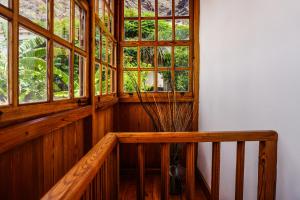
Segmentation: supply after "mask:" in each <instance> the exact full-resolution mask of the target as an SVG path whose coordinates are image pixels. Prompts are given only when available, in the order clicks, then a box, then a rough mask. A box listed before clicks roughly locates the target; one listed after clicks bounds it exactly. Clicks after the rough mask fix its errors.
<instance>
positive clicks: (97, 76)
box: [94, 63, 100, 96]
mask: <svg viewBox="0 0 300 200" xmlns="http://www.w3.org/2000/svg"><path fill="white" fill-rule="evenodd" d="M94 84H95V96H98V95H100V65H99V64H97V63H96V65H95V81H94Z"/></svg>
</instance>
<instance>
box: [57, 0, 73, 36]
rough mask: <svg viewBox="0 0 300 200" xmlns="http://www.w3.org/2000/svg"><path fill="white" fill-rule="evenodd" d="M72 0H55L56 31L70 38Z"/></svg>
mask: <svg viewBox="0 0 300 200" xmlns="http://www.w3.org/2000/svg"><path fill="white" fill-rule="evenodd" d="M70 21H71V18H70V0H54V33H55V34H56V35H58V36H59V37H61V38H63V39H65V40H69V39H70Z"/></svg>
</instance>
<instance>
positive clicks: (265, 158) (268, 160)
mask: <svg viewBox="0 0 300 200" xmlns="http://www.w3.org/2000/svg"><path fill="white" fill-rule="evenodd" d="M276 165H277V140H276V141H261V142H259V163H258V189H257V191H258V192H257V199H259V200H272V199H275V195H276V168H277V167H276Z"/></svg>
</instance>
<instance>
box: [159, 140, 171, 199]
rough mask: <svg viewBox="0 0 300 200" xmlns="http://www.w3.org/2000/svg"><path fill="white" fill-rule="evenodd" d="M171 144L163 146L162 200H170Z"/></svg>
mask: <svg viewBox="0 0 300 200" xmlns="http://www.w3.org/2000/svg"><path fill="white" fill-rule="evenodd" d="M169 167H170V144H162V145H161V199H162V200H168V199H169V181H170V177H169Z"/></svg>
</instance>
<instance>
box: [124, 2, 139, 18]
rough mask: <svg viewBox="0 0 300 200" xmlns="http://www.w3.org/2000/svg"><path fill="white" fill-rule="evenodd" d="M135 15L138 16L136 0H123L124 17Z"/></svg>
mask: <svg viewBox="0 0 300 200" xmlns="http://www.w3.org/2000/svg"><path fill="white" fill-rule="evenodd" d="M137 16H138V0H125V1H124V17H137Z"/></svg>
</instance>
